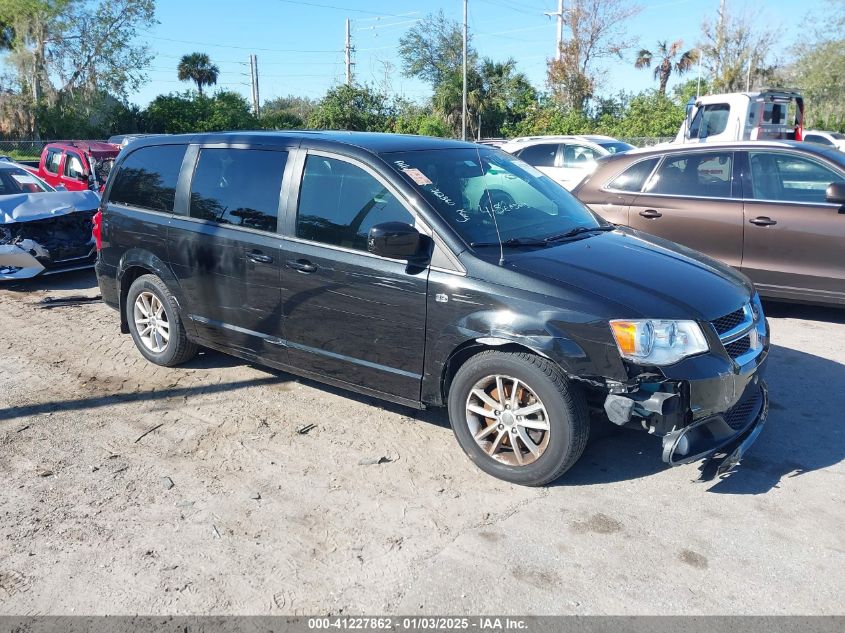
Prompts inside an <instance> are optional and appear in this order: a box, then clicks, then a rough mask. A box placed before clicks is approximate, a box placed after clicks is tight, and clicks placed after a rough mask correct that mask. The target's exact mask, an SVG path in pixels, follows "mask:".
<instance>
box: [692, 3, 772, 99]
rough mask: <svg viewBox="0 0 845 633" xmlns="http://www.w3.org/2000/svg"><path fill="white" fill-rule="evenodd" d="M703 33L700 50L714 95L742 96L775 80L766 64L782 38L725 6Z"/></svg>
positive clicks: (748, 17) (745, 15)
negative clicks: (761, 81) (772, 79)
mask: <svg viewBox="0 0 845 633" xmlns="http://www.w3.org/2000/svg"><path fill="white" fill-rule="evenodd" d="M701 32H702V39H703V41H702V43H701V44H700V45H699V48H700V49H701V51H702V55H703V60H704V62H705V64H706V65H707V68H708V71H709V74H710V80H711V85H712V88H713V90H714V91H715V92H717V93H718V92H740V91H743V90H746V89H751V88H752V87H753V86H754V85H755V83H756V82H758V80H760V79H764V80H770V79H771V78H772V67H771V66H767V65H766V64H767V60H768V58H769V53H770V51H771V49H772V47H773V46H774V43H775V42H776V41H778V39H779V37H778V36H777V34H776V33H775V31H773V30H771V29H769V28H766V27H764V26H761V25H760V22H759V21H758V20H756V18H755V17H753V16H752V15H750V14H747V13H744V14H736V13H730V12H729V11H728V9H727V8H726V5H725V4H724V3H722V4H721V5H720V7H719V11H718V13H717V16H716V20H715V21H711V20H705V21H704V23H703V24H702V26H701Z"/></svg>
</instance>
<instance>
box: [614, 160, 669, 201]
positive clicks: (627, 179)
mask: <svg viewBox="0 0 845 633" xmlns="http://www.w3.org/2000/svg"><path fill="white" fill-rule="evenodd" d="M658 160H659V159H658V158H649V159H648V160H641V161H640V162H638V163H636V164H634V165H631V166H630V167H628V169H626V170H625V171H623V172H622V173H621V174H619V175H618V176H617V177H616V178H614V179H613V180H612V181H611V182H610V184H609V185H608V188H609V189H616V190H618V191H630V192H632V193H638V192H640V191H642V189H643V184H644V183H645V179H646V178H648V176H649V174H651V172H652V170H654V166H655V165H656V164H657V161H658Z"/></svg>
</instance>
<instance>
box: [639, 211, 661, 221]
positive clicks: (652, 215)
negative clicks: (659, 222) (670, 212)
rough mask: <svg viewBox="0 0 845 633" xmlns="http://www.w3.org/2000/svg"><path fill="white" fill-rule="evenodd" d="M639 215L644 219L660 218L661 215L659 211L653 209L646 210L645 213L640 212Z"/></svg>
mask: <svg viewBox="0 0 845 633" xmlns="http://www.w3.org/2000/svg"><path fill="white" fill-rule="evenodd" d="M640 215H641V216H643V217H644V218H648V219H650V220H651V219H653V218H662V217H663V214H662V213H660V211H655V210H654V209H646V210H645V211H640Z"/></svg>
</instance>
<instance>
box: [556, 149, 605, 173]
mask: <svg viewBox="0 0 845 633" xmlns="http://www.w3.org/2000/svg"><path fill="white" fill-rule="evenodd" d="M598 157H599V153H598V152H597V151H596V150H594V149H592V148H591V147H587V146H585V145H569V144H567V145H565V146H564V147H563V166H564V167H575V168H581V167H587V166H588V165H589V164H590V163H593V162H595V160H596V159H597V158H598Z"/></svg>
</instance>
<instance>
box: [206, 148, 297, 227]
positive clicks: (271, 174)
mask: <svg viewBox="0 0 845 633" xmlns="http://www.w3.org/2000/svg"><path fill="white" fill-rule="evenodd" d="M287 156H288V155H287V152H279V151H272V150H257V149H216V148H210V149H202V150H200V155H199V160H198V161H197V167H196V170H195V171H194V179H193V181H192V182H191V209H190V215H191V217H192V218H199V219H202V220H210V221H212V222H217V223H219V224H231V225H233V226H243V227H247V228H250V229H258V230H260V231H275V230H276V218H277V217H278V213H279V196H280V193H281V188H282V177H283V176H284V173H285V163H286V162H287Z"/></svg>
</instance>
